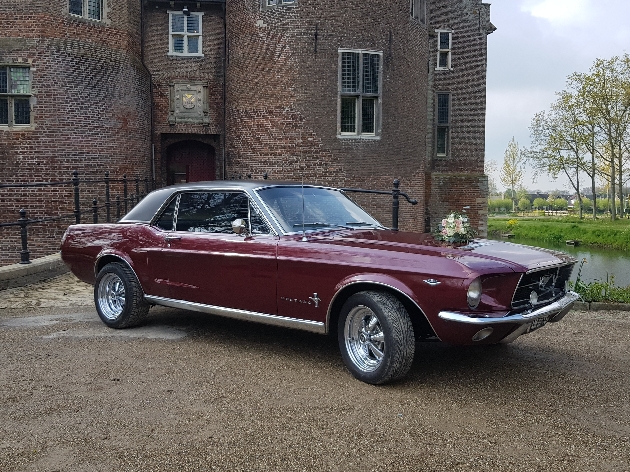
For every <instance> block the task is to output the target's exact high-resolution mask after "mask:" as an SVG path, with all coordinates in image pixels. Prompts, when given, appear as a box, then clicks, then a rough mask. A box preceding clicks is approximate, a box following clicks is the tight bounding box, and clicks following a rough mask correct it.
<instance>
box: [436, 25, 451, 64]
mask: <svg viewBox="0 0 630 472" xmlns="http://www.w3.org/2000/svg"><path fill="white" fill-rule="evenodd" d="M436 33H437V40H438V41H437V42H438V44H437V47H438V50H437V67H436V70H450V69H451V48H452V44H453V32H452V31H443V30H437V31H436Z"/></svg>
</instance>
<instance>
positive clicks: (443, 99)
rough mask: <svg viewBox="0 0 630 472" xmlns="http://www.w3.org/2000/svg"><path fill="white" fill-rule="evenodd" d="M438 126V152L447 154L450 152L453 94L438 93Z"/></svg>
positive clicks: (443, 154) (438, 153) (441, 154)
mask: <svg viewBox="0 0 630 472" xmlns="http://www.w3.org/2000/svg"><path fill="white" fill-rule="evenodd" d="M436 121H437V126H436V146H435V147H436V154H437V155H438V156H447V155H448V154H449V144H450V134H451V133H450V131H451V129H450V128H451V126H450V125H451V94H450V93H438V94H437V120H436Z"/></svg>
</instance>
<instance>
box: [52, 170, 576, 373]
mask: <svg viewBox="0 0 630 472" xmlns="http://www.w3.org/2000/svg"><path fill="white" fill-rule="evenodd" d="M61 255H62V258H63V260H64V262H65V263H66V264H67V265H68V266H69V267H70V269H71V270H72V272H73V273H74V274H75V275H76V276H77V277H79V279H81V280H83V281H85V282H88V283H91V284H94V301H95V303H96V309H97V311H98V314H99V316H100V318H101V319H102V320H103V322H104V323H105V324H106V325H108V326H110V327H112V328H126V327H130V326H134V325H137V324H139V323H141V322H142V320H143V318H144V317H145V316H146V315H147V313H148V311H149V307H150V306H152V305H163V306H169V307H177V308H183V309H187V310H196V311H202V312H207V313H212V314H215V315H223V316H229V317H233V318H240V319H244V320H250V321H258V322H262V323H269V324H274V325H279V326H285V327H289V328H297V329H304V330H308V331H314V332H318V333H335V332H336V333H337V337H338V339H339V347H340V349H341V353H342V356H343V360H344V362H345V364H346V366H347V367H348V369H349V370H350V372H351V373H352V374H353V375H354V376H355V377H357V378H358V379H360V380H363V381H365V382H369V383H375V384H379V383H384V382H387V381H391V380H393V379H397V378H400V377H403V376H404V375H405V374H406V373H407V372H408V370H409V368H410V366H411V363H412V361H413V356H414V348H415V342H416V341H421V340H430V339H439V340H442V341H444V342H448V343H453V344H494V343H499V342H511V341H513V340H515V339H516V338H517V337H518V336H520V335H522V334H525V333H529V332H531V331H533V330H535V329H537V328H539V327H541V326H543V325H544V324H545V323H546V322H555V321H559V320H560V319H561V318H562V317H563V316H564V315H565V314H566V313H567V312H568V311H569V310H570V309H571V307H572V305H573V302H574V301H575V300H576V299H577V297H578V296H577V294H575V293H573V292H569V291H567V288H566V283H567V281H568V280H569V277H570V275H571V271H572V269H573V265H574V263H575V260H574V259H572V258H570V257H569V256H567V255H565V254H563V253H558V252H552V251H548V250H543V249H536V248H531V247H527V246H521V245H517V244H510V243H501V242H496V241H489V240H474V241H473V242H471V243H469V244H467V245H465V246H461V247H458V248H453V247H442V245H440V244H439V243H437V242H436V241H435V239H434V238H433V236H431V235H430V234H415V233H405V232H397V231H391V230H388V229H386V228H384V227H383V226H382V225H381V224H380V223H378V222H377V221H376V220H375V219H374V218H372V217H371V216H370V215H369V214H367V213H366V212H365V211H364V210H362V209H361V208H360V207H358V206H357V205H356V204H354V203H353V202H352V201H351V200H350V199H348V198H347V197H346V196H345V195H344V194H343V192H341V191H339V190H337V189H333V188H326V187H321V186H314V185H300V184H295V183H273V182H267V181H259V182H256V181H237V182H201V183H194V184H192V183H191V184H184V185H177V186H173V187H166V188H163V189H160V190H156V191H155V192H152V193H151V194H149V195H148V196H147V197H145V198H144V199H143V200H142V201H141V202H140V203H139V204H138V205H137V206H136V207H135V208H134V209H133V210H131V211H130V212H129V213H128V214H127V215H126V216H125V217H124V218H123V219H122V220H120V222H118V223H117V224H100V225H73V226H70V228H68V231H67V232H66V234H65V235H64V237H63V241H62V245H61Z"/></svg>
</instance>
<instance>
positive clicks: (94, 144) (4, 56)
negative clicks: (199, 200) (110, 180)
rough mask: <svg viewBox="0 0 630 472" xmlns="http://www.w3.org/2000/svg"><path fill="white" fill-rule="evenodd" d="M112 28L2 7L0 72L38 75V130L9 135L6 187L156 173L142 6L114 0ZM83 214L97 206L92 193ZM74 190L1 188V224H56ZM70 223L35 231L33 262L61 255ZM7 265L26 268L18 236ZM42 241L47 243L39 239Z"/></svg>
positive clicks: (6, 249) (0, 142)
mask: <svg viewBox="0 0 630 472" xmlns="http://www.w3.org/2000/svg"><path fill="white" fill-rule="evenodd" d="M108 6H109V10H108V13H107V17H106V21H105V22H93V21H88V20H84V19H81V18H76V17H73V16H70V15H68V14H67V0H55V1H45V2H44V1H39V2H38V1H31V2H17V3H16V2H10V1H8V0H0V24H2V28H1V29H0V43H1V44H2V48H0V63H2V64H5V65H6V64H10V63H20V62H21V63H28V64H30V65H31V70H32V84H31V87H32V92H33V104H32V114H33V116H34V120H33V121H34V126H33V127H31V128H29V129H22V130H16V129H12V130H6V129H4V130H1V131H0V162H1V163H2V165H1V166H0V182H2V183H16V182H42V181H44V182H46V181H60V180H69V179H70V178H71V172H72V171H73V170H75V169H76V170H78V171H79V173H80V175H81V177H82V178H92V179H102V178H103V175H104V172H105V171H106V170H108V171H110V173H111V176H112V177H115V176H120V177H121V176H122V174H124V173H126V174H128V175H129V176H136V175H142V176H143V177H144V176H145V175H147V174H148V173H149V172H150V167H149V166H150V160H149V157H150V113H149V106H150V100H149V95H148V90H149V81H148V74H147V72H146V70H145V69H144V67H143V66H142V63H141V60H140V34H139V31H140V21H139V18H140V2H136V1H109V2H108ZM83 194H84V201H83V205H85V206H87V207H89V206H90V205H91V197H90V196H89V195H88V192H84V193H83ZM71 207H72V190H71V188H70V187H68V188H49V187H43V188H37V189H31V190H28V191H22V190H13V189H0V221H1V222H6V221H11V220H16V219H17V218H18V210H19V209H20V208H27V209H28V212H29V213H28V214H29V217H30V218H39V217H45V216H56V215H58V214H59V212H60V211H62V212H66V211H67V210H68V209H71ZM69 222H71V220H68V222H67V223H64V224H48V225H45V226H42V227H41V228H36V227H31V228H30V232H31V234H32V235H33V236H32V237H30V238H29V242H30V249H31V256H32V257H33V258H34V257H39V256H43V255H47V254H50V253H52V252H55V251H56V250H58V247H59V241H60V239H61V234H62V233H63V230H64V227H65V226H67V224H68V223H69ZM0 231H1V232H0V238H1V240H2V243H1V246H2V247H0V264H6V263H12V262H17V261H19V231H18V230H17V229H16V228H5V229H2V230H0ZM38 233H39V236H37V235H38Z"/></svg>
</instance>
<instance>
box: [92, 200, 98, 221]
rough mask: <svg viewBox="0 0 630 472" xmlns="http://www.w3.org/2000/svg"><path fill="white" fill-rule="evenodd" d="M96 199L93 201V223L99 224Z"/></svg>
mask: <svg viewBox="0 0 630 472" xmlns="http://www.w3.org/2000/svg"><path fill="white" fill-rule="evenodd" d="M97 203H98V202H97V200H96V198H95V199H93V200H92V222H93V223H94V224H96V223H98V205H97Z"/></svg>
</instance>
